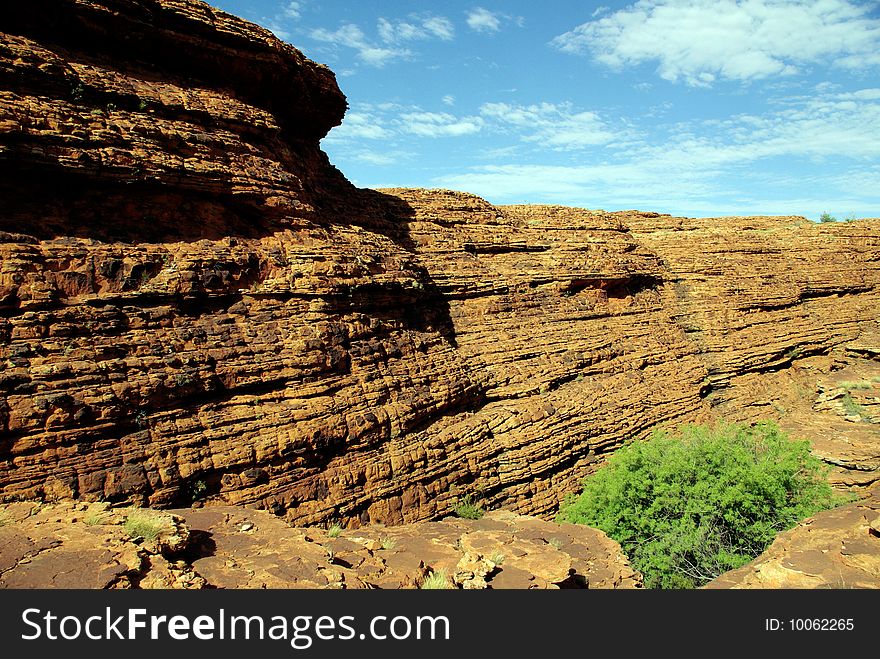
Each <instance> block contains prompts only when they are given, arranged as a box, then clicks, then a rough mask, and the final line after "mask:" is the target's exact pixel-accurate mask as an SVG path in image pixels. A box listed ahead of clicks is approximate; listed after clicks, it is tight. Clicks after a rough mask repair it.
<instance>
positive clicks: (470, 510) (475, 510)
mask: <svg viewBox="0 0 880 659" xmlns="http://www.w3.org/2000/svg"><path fill="white" fill-rule="evenodd" d="M453 512H454V513H455V515H456V516H457V517H461V518H462V519H480V518H481V517H482V516H483V515H484V514H485V513H486V511H485V510H483V509H482V508H481V507H480V506H478V505H477V504H476V503H474V501H473V499H472V498H471V496H470V495H467V496H466V497H464V498H462V499H459V501H458V504H456V506H455V509H454V510H453Z"/></svg>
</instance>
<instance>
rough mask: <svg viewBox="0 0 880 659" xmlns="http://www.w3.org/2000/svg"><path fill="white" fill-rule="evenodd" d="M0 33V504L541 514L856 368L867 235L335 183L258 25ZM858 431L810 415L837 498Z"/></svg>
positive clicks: (142, 5) (124, 15)
mask: <svg viewBox="0 0 880 659" xmlns="http://www.w3.org/2000/svg"><path fill="white" fill-rule="evenodd" d="M47 16H49V17H51V20H46V17H47ZM0 33H2V39H0V174H2V176H0V367H2V368H0V433H2V436H0V499H2V500H6V501H11V500H16V499H48V500H51V499H64V498H78V499H82V500H86V501H109V502H114V503H117V502H126V501H128V502H132V503H136V504H139V505H151V506H155V507H174V506H183V505H189V504H190V503H192V502H193V500H205V501H206V502H208V503H210V504H213V505H232V504H247V505H250V506H256V507H260V508H267V509H270V510H272V511H274V512H276V513H278V514H284V515H285V516H286V518H287V520H288V521H290V522H292V523H294V524H296V525H299V526H308V525H315V524H325V525H326V524H332V523H339V524H341V525H342V526H345V527H357V526H359V525H361V524H365V523H380V524H387V525H392V524H404V523H412V522H416V521H419V520H427V519H437V518H439V517H442V516H444V515H445V514H448V513H449V512H450V511H451V510H452V509H453V507H454V506H455V505H456V502H457V501H458V500H459V499H460V498H461V497H462V496H463V495H465V494H472V495H474V496H475V497H477V498H478V500H479V502H480V503H481V504H482V505H483V506H484V507H487V508H496V507H501V506H503V507H505V508H507V509H509V510H511V511H514V512H518V513H530V514H535V515H549V514H552V513H553V512H554V511H555V509H556V507H557V506H558V503H559V501H560V500H561V498H562V497H563V496H564V494H565V493H566V492H570V491H573V490H576V489H577V488H578V485H579V483H580V481H581V479H582V478H583V477H585V476H586V475H588V474H589V473H590V472H591V471H592V470H593V469H595V466H596V465H597V463H598V462H600V461H601V460H602V459H603V457H604V456H605V455H606V454H608V453H609V452H610V451H613V450H614V449H615V448H617V447H618V446H620V445H621V444H622V442H624V441H625V440H627V439H630V438H640V437H644V436H646V434H647V433H648V432H649V431H650V429H651V428H652V427H654V426H655V425H657V424H677V423H680V422H682V421H696V420H701V419H706V418H711V417H712V416H714V415H719V414H722V415H724V416H725V417H727V418H732V419H742V420H748V419H754V418H759V417H766V416H771V415H775V416H783V415H782V414H781V413H778V410H777V407H776V406H778V405H782V404H787V399H785V396H784V395H783V393H784V392H785V391H789V390H791V391H796V390H798V387H802V388H803V387H806V390H805V392H804V395H803V396H802V397H801V398H798V400H799V401H801V402H800V403H798V405H800V407H804V409H807V410H812V406H813V405H814V404H818V403H817V402H816V399H817V397H818V396H819V395H820V393H821V392H819V391H818V390H817V389H816V387H817V382H818V380H820V379H822V378H826V379H827V378H829V377H830V378H832V379H833V377H832V376H833V374H834V373H835V372H836V371H838V370H840V369H841V368H850V369H855V370H857V371H858V372H859V373H861V372H863V371H864V372H867V371H865V367H866V365H871V364H873V363H875V362H874V361H872V360H876V358H877V352H876V350H877V348H876V346H877V345H878V342H877V341H876V340H875V338H876V336H877V333H878V325H877V321H878V316H877V313H878V312H877V310H878V309H880V260H878V258H877V254H878V253H880V223H878V222H877V221H860V222H852V223H847V224H842V225H834V226H830V225H821V226H814V225H812V224H810V223H808V222H806V221H805V220H803V219H800V218H723V219H704V220H689V219H682V218H671V217H669V216H663V215H658V214H656V213H639V212H635V211H632V212H622V213H605V212H602V211H588V210H583V209H571V208H561V207H548V206H534V207H522V206H507V207H494V206H492V205H490V204H488V203H487V202H485V201H484V200H482V199H479V198H478V197H475V196H473V195H468V194H464V193H457V192H450V191H443V190H434V191H426V190H384V191H370V190H357V189H355V188H354V187H352V186H351V185H350V184H349V183H348V182H347V181H346V180H345V179H344V177H342V175H341V174H339V172H337V171H336V170H335V169H334V168H333V167H332V166H331V165H330V164H329V162H328V161H327V158H326V156H324V154H323V153H322V152H321V151H320V148H319V143H318V142H319V139H320V138H321V137H322V136H323V135H324V134H326V132H327V131H328V130H329V129H330V128H331V127H332V126H334V125H335V124H337V123H339V121H340V119H341V117H342V113H343V111H344V107H345V99H344V97H343V96H342V94H341V93H340V92H339V90H338V88H337V86H336V83H335V80H334V77H333V74H332V73H331V72H330V71H329V70H327V69H326V68H324V67H321V66H319V65H317V64H315V63H313V62H310V61H309V60H307V59H305V58H304V57H303V56H302V55H301V54H300V53H299V52H298V51H296V50H295V49H293V48H292V47H290V46H287V45H285V44H283V43H282V42H280V41H278V40H277V39H275V38H274V37H273V36H272V35H271V34H269V33H268V32H266V31H265V30H262V29H260V28H258V27H256V26H253V25H250V24H248V23H246V22H244V21H241V20H239V19H235V18H233V17H231V16H228V15H226V14H223V13H222V12H218V11H216V10H213V9H211V8H210V7H208V6H207V5H205V4H203V3H201V2H197V1H195V0H174V1H172V0H129V1H126V2H122V1H120V0H112V1H111V0H103V1H98V0H33V1H32V2H29V3H15V4H14V6H12V7H11V8H9V9H8V10H4V12H3V17H2V18H0ZM872 350H873V351H874V352H872ZM768 373H769V374H770V378H771V379H770V380H766V379H764V378H766V377H768ZM773 378H776V379H777V380H778V381H779V383H780V387H779V388H778V389H775V390H769V391H768V390H767V386H766V385H765V384H762V383H765V382H776V380H773ZM869 381H870V380H869ZM783 385H784V386H783ZM823 386H824V385H823ZM829 386H830V385H829ZM871 386H872V387H875V385H874V384H872V385H871ZM875 390H876V387H875V389H872V390H871V391H868V390H864V391H863V394H864V395H865V396H866V397H872V396H868V394H873V397H876V394H875V393H874V392H875ZM860 391H861V390H860ZM859 395H862V394H859ZM781 399H785V400H782V401H781V403H780V400H781ZM826 399H827V396H826ZM863 402H864V403H865V406H866V407H867V406H869V405H870V404H872V403H869V401H867V398H866V399H865V401H863ZM792 405H793V407H797V406H796V405H794V403H792ZM798 409H800V408H798ZM829 413H830V412H829ZM849 416H852V415H849ZM877 416H878V415H876V414H866V415H864V416H860V420H859V421H858V422H854V421H847V420H846V419H845V418H844V417H840V418H839V422H840V424H843V425H841V428H844V429H848V428H850V427H856V426H858V430H859V433H858V435H857V437H856V435H853V436H852V437H851V436H850V435H843V434H842V435H835V437H832V438H831V439H830V440H829V441H830V442H831V444H830V445H829V447H830V448H829V452H828V455H829V456H830V457H831V459H832V460H836V461H837V462H836V464H839V465H842V466H840V469H841V472H840V474H839V481H840V483H842V484H855V485H858V486H864V485H867V484H868V483H870V482H872V481H873V480H876V479H877V476H876V472H877V464H878V461H877V460H876V456H877V453H878V452H877V446H878V433H877V431H876V428H878V427H880V426H878V425H876V423H875V420H876V419H875V418H876V417H877ZM792 423H794V421H793V422H792ZM801 425H802V426H803V427H804V428H807V429H809V428H811V427H812V428H813V431H811V432H814V434H815V435H816V436H822V432H821V429H820V428H818V427H815V426H810V424H807V423H802V424H801ZM853 437H855V438H856V439H853ZM852 441H857V443H858V446H856V447H855V448H852V447H853V444H852ZM832 449H833V450H832ZM853 473H856V474H857V477H852V476H851V474H853ZM848 479H849V481H853V482H852V483H850V482H849V481H848ZM477 554H479V552H477V553H473V552H472V555H471V556H470V557H466V556H461V557H457V558H456V563H455V565H450V566H449V575H450V578H454V575H456V574H459V573H460V574H461V575H465V576H462V577H460V578H461V579H462V580H463V581H472V582H474V585H477V586H478V585H479V581H480V580H483V581H485V575H482V574H483V572H485V570H486V569H487V566H486V564H485V563H484V562H481V561H484V560H485V556H483V557H478V556H477ZM481 556H482V555H481ZM460 561H463V562H462V564H461V565H460V566H459V565H458V563H459V562H460ZM561 566H562V563H560V569H561ZM467 574H472V575H473V577H468V578H465V577H466V575H467ZM486 574H488V573H486ZM542 574H543V575H544V576H541V579H543V581H544V582H546V583H555V582H554V581H552V579H551V577H552V578H555V577H554V575H553V574H551V573H549V572H548V573H546V574H545V573H542ZM481 575H482V576H481ZM509 576H510V571H509V572H508V577H509ZM505 578H507V577H505ZM358 579H360V577H358ZM330 581H332V579H331V580H329V581H327V583H330ZM364 583H366V582H364Z"/></svg>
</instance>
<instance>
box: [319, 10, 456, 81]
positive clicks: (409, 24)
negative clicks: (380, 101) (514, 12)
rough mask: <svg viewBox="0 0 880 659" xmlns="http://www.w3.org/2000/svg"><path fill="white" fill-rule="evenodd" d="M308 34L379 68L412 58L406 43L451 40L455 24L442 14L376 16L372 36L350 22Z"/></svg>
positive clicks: (412, 54)
mask: <svg viewBox="0 0 880 659" xmlns="http://www.w3.org/2000/svg"><path fill="white" fill-rule="evenodd" d="M309 36H311V37H312V39H315V40H316V41H321V42H324V43H328V44H331V45H333V46H334V47H342V48H349V49H352V50H354V51H356V56H357V58H358V59H359V60H360V61H361V62H362V63H364V64H367V65H369V66H374V67H377V68H381V67H383V66H385V65H386V64H388V63H389V62H393V61H395V60H407V59H412V58H413V57H414V53H413V51H412V49H411V48H410V47H409V46H408V45H406V44H411V43H412V42H415V41H426V40H429V39H439V40H442V41H450V40H452V39H453V38H454V37H455V27H454V26H453V24H452V21H450V20H449V19H448V18H445V17H444V16H437V15H434V14H421V15H417V14H413V15H410V17H409V18H407V19H400V20H398V19H395V20H391V19H388V18H379V19H378V21H377V23H376V37H375V38H370V37H368V36H367V34H366V33H365V32H364V31H363V30H362V29H361V27H360V26H358V25H356V24H354V23H345V24H343V25H342V26H340V27H339V28H338V29H337V30H328V29H326V28H317V29H314V30H312V31H311V32H310V33H309Z"/></svg>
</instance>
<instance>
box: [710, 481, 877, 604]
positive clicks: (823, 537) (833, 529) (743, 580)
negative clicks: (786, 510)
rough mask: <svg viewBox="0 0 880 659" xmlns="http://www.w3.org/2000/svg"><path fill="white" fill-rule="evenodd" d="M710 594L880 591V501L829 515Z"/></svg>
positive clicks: (779, 542)
mask: <svg viewBox="0 0 880 659" xmlns="http://www.w3.org/2000/svg"><path fill="white" fill-rule="evenodd" d="M706 587H707V588H880V497H878V488H876V487H874V488H871V490H870V491H869V493H868V496H867V497H866V498H865V499H862V500H860V501H858V502H856V503H851V504H848V505H846V506H842V507H841V508H835V509H834V510H826V511H824V512H821V513H818V514H816V515H815V516H813V517H811V518H809V519H807V520H805V521H803V522H801V523H800V524H798V526H796V527H795V528H793V529H791V530H790V531H786V532H785V533H781V534H779V536H777V538H776V540H774V541H773V544H772V545H770V547H768V548H767V551H765V552H764V553H763V554H761V556H759V557H758V558H756V559H755V560H754V561H752V562H751V563H749V564H748V565H744V566H743V567H741V568H739V569H738V570H733V571H731V572H727V573H725V574H723V575H721V576H720V577H718V578H717V579H715V580H714V581H712V582H711V583H709V584H708V585H707V586H706Z"/></svg>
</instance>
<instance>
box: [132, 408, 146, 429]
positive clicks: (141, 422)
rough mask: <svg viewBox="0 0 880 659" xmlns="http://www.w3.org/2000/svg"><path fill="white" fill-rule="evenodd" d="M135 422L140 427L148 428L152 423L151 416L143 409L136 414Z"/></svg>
mask: <svg viewBox="0 0 880 659" xmlns="http://www.w3.org/2000/svg"><path fill="white" fill-rule="evenodd" d="M134 423H135V425H136V426H137V427H138V428H141V429H143V428H147V427H149V425H150V416H149V415H148V414H147V413H146V412H144V411H143V410H141V411H140V412H138V413H137V414H135V415H134Z"/></svg>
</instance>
